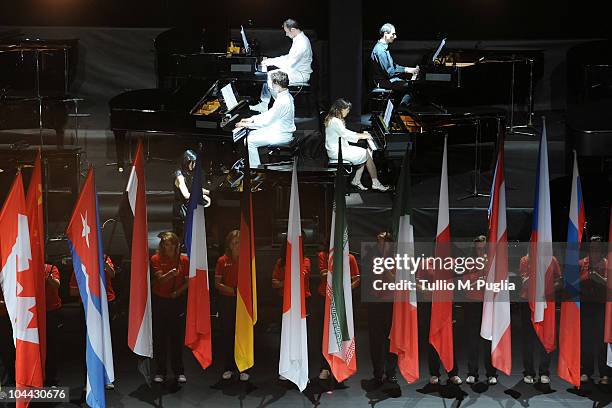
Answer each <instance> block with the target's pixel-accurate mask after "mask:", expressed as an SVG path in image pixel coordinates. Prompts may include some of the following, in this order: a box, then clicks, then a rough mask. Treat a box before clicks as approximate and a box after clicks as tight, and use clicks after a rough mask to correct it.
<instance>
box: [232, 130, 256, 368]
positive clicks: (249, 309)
mask: <svg viewBox="0 0 612 408" xmlns="http://www.w3.org/2000/svg"><path fill="white" fill-rule="evenodd" d="M245 143H246V141H245ZM245 157H246V158H245V165H244V169H245V175H244V178H243V181H242V199H241V204H240V208H241V211H240V250H239V252H240V259H239V260H238V288H237V289H238V290H237V296H236V334H235V343H234V358H235V360H236V366H237V367H238V370H239V371H240V372H243V371H246V370H248V369H249V368H251V367H253V365H254V364H255V352H254V350H253V326H254V325H255V323H257V279H256V276H257V275H256V273H255V239H254V234H253V198H252V196H251V179H250V177H249V174H248V170H249V168H250V167H249V156H248V154H246V155H245Z"/></svg>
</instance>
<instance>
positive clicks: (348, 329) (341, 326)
mask: <svg viewBox="0 0 612 408" xmlns="http://www.w3.org/2000/svg"><path fill="white" fill-rule="evenodd" d="M338 145H340V142H338ZM345 186H346V183H345V180H344V166H343V165H342V148H340V149H339V151H338V168H337V170H336V181H335V199H334V207H333V211H332V221H331V225H332V226H331V234H330V237H331V238H330V243H329V261H328V265H329V272H330V273H328V274H327V287H326V293H325V321H324V323H323V345H322V348H323V356H324V357H325V359H326V360H327V362H328V363H329V366H330V367H331V371H332V374H333V375H334V377H335V378H336V380H337V381H339V382H342V381H344V380H346V379H347V378H349V377H350V376H351V375H353V374H355V372H356V371H357V356H356V355H355V329H354V326H353V298H352V294H351V272H350V267H349V259H348V254H349V245H348V231H347V228H346V214H345V213H346V208H345V207H346V203H345V199H344V192H345Z"/></svg>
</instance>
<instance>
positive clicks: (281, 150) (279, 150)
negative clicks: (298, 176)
mask: <svg viewBox="0 0 612 408" xmlns="http://www.w3.org/2000/svg"><path fill="white" fill-rule="evenodd" d="M261 148H262V149H265V151H266V153H265V155H261V156H260V157H261V158H262V159H263V160H262V161H264V162H265V164H270V163H279V162H286V161H291V160H293V157H294V156H295V154H296V151H297V148H296V146H295V145H294V143H290V144H287V145H269V146H263V147H261ZM264 157H265V158H264Z"/></svg>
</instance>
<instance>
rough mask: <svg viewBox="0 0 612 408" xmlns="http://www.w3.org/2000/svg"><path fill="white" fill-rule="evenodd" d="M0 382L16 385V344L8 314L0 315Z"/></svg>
mask: <svg viewBox="0 0 612 408" xmlns="http://www.w3.org/2000/svg"><path fill="white" fill-rule="evenodd" d="M0 384H2V385H9V386H11V385H15V345H14V343H13V328H12V326H11V321H10V319H9V317H8V315H6V316H1V317H0Z"/></svg>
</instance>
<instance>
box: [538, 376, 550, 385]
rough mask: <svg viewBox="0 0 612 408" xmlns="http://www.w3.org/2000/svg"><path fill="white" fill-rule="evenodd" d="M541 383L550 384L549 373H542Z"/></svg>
mask: <svg viewBox="0 0 612 408" xmlns="http://www.w3.org/2000/svg"><path fill="white" fill-rule="evenodd" d="M540 384H550V377H549V376H547V375H541V376H540Z"/></svg>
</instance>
